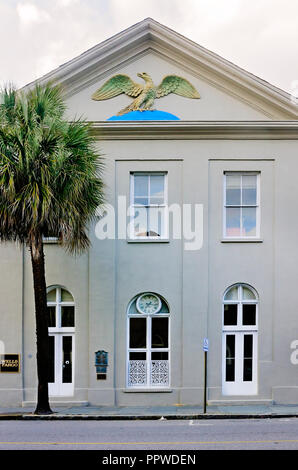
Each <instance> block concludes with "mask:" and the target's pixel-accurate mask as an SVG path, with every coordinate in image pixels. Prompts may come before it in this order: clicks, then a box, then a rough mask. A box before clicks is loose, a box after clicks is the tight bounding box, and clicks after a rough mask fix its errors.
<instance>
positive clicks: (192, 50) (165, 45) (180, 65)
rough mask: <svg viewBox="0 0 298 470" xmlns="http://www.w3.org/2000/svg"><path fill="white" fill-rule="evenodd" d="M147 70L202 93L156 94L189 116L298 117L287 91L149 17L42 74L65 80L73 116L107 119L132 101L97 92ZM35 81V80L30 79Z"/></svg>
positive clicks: (165, 106)
mask: <svg viewBox="0 0 298 470" xmlns="http://www.w3.org/2000/svg"><path fill="white" fill-rule="evenodd" d="M138 72H147V73H148V74H150V76H151V77H152V79H153V81H154V83H155V84H156V85H157V84H159V83H160V81H161V80H162V78H163V77H164V76H165V75H169V74H175V75H179V76H182V77H183V78H186V79H187V80H188V81H190V82H191V83H192V84H193V86H195V88H196V89H197V90H198V92H199V93H200V96H201V99H197V100H191V99H188V98H184V97H181V96H178V95H176V94H170V95H168V96H166V97H164V98H162V99H160V100H156V103H155V107H156V108H157V109H160V110H163V111H166V112H169V113H173V114H175V115H177V116H179V118H180V119H181V120H186V121H209V120H210V121H221V120H222V121H229V120H235V121H236V120H240V121H254V120H256V121H258V120H260V121H261V120H296V119H298V107H297V105H296V104H295V103H294V102H293V101H292V100H291V97H290V95H289V94H288V93H286V92H285V91H282V90H280V89H279V88H276V87H274V86H273V85H270V84H269V83H267V82H265V81H264V80H261V79H260V78H258V77H256V76H254V75H252V74H250V73H248V72H246V71H244V70H243V69H241V68H239V67H237V66H235V65H234V64H232V63H230V62H228V61H226V60H225V59H223V58H221V57H219V56H218V55H216V54H214V53H212V52H210V51H209V50H207V49H205V48H203V47H201V46H199V45H198V44H196V43H194V42H193V41H190V40H189V39H187V38H185V37H183V36H181V35H180V34H178V33H176V32H175V31H173V30H171V29H169V28H167V27H165V26H163V25H161V24H160V23H158V22H156V21H154V20H153V19H151V18H147V19H145V20H143V21H142V22H140V23H137V24H136V25H133V26H131V27H130V28H128V29H126V30H125V31H123V32H121V33H119V34H117V35H115V36H113V37H112V38H110V39H108V40H106V41H104V42H102V43H100V44H98V45H96V46H95V47H93V48H92V49H90V50H88V51H86V52H85V53H83V54H81V55H80V56H78V57H76V58H75V59H73V60H71V61H69V62H67V63H66V64H64V65H62V66H60V67H59V68H58V69H56V70H54V71H52V72H50V73H48V74H47V75H45V76H44V77H42V78H41V79H40V80H39V82H46V81H48V80H54V81H57V82H59V83H61V84H62V86H63V88H64V90H65V97H66V100H67V105H68V112H69V115H70V116H71V117H73V116H74V115H79V116H84V117H86V119H88V120H90V121H104V120H106V119H108V118H109V117H110V116H112V115H114V114H116V113H117V112H118V111H119V110H120V109H121V108H123V107H124V106H127V105H128V104H129V103H130V102H131V98H128V97H127V96H125V95H119V96H117V97H114V98H112V99H109V100H105V101H93V100H92V99H91V96H92V94H93V93H94V91H96V89H98V88H99V87H100V86H101V85H102V84H103V83H105V81H106V80H108V79H109V78H110V77H112V76H113V75H115V74H119V73H121V74H126V75H128V76H130V77H131V78H132V79H133V80H134V81H136V82H139V83H143V82H142V79H140V78H138V77H137V73H138ZM29 86H30V85H29Z"/></svg>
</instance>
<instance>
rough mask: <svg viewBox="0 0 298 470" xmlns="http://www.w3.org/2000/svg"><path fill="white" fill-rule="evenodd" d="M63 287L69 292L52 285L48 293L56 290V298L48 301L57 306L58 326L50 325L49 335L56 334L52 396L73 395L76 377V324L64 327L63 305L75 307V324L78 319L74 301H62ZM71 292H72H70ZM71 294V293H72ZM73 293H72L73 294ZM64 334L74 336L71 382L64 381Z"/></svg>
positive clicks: (49, 303) (50, 392) (49, 305)
mask: <svg viewBox="0 0 298 470" xmlns="http://www.w3.org/2000/svg"><path fill="white" fill-rule="evenodd" d="M62 289H64V290H66V291H67V292H69V291H68V290H67V289H65V288H64V287H61V286H55V287H51V288H50V289H49V290H48V293H49V292H51V291H52V290H55V291H56V300H55V301H48V302H47V307H55V320H56V326H54V327H49V329H48V332H49V336H54V354H55V364H54V370H55V382H53V383H51V382H49V395H50V396H73V394H74V377H75V326H74V327H62V326H61V307H74V325H75V321H76V309H75V302H74V301H66V302H64V301H62V300H61V291H62ZM69 293H70V292H69ZM70 294H71V293H70ZM71 295H72V294H71ZM64 336H71V337H72V381H71V383H64V384H63V383H62V368H61V365H62V341H63V337H64Z"/></svg>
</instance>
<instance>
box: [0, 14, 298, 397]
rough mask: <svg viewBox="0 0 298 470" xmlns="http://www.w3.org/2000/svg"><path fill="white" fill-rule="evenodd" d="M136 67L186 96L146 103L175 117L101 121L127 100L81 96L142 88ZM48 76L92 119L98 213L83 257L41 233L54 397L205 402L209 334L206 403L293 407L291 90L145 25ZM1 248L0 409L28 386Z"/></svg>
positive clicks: (9, 253)
mask: <svg viewBox="0 0 298 470" xmlns="http://www.w3.org/2000/svg"><path fill="white" fill-rule="evenodd" d="M144 71H145V72H147V73H148V74H149V75H150V76H151V77H152V79H153V82H154V83H155V84H158V83H160V82H161V80H162V79H163V77H164V76H167V75H177V76H180V77H184V78H185V79H187V80H188V81H189V82H190V83H191V84H192V85H193V86H194V87H195V89H196V90H197V91H198V92H199V94H200V99H190V98H185V97H182V96H178V95H177V94H173V93H172V94H169V95H167V96H165V97H163V98H162V99H159V100H156V101H155V107H156V108H158V109H159V110H162V111H164V112H167V113H171V114H174V115H176V116H178V118H179V120H164V121H162V120H149V121H145V120H139V121H134V120H112V121H109V120H108V119H109V118H110V117H111V116H115V115H116V114H117V112H118V111H119V110H120V109H121V108H123V107H124V106H127V105H128V104H129V103H130V102H131V98H128V97H127V96H125V95H122V94H120V95H119V96H116V97H114V98H112V99H107V100H104V101H94V100H92V99H91V96H92V94H93V93H94V92H95V91H96V90H97V89H98V88H100V87H101V86H102V85H103V84H104V83H105V82H106V81H107V80H108V79H109V78H110V77H112V76H114V75H116V74H125V75H128V76H129V77H131V78H132V79H133V80H134V81H137V82H139V83H141V82H142V80H141V79H138V78H137V73H140V72H144ZM50 79H54V80H57V81H58V82H60V83H61V84H62V85H63V87H64V89H65V97H66V101H67V106H68V115H69V118H70V119H71V118H73V117H74V116H75V115H80V116H81V115H83V116H85V117H86V119H87V120H88V121H90V122H92V132H93V133H94V135H95V136H96V138H97V140H98V148H99V150H100V152H101V154H103V155H104V157H105V183H106V198H107V203H108V205H109V206H110V213H109V214H112V216H111V217H109V216H108V215H107V214H106V213H103V214H101V216H99V217H98V222H97V223H96V224H95V225H94V226H93V227H91V228H90V238H91V241H92V247H91V248H90V250H89V252H88V253H86V254H84V255H82V256H80V257H71V256H70V255H68V254H66V253H65V252H64V251H63V249H62V248H61V247H60V246H59V242H58V241H57V240H47V241H46V247H45V250H46V280H47V285H48V310H49V334H50V348H51V371H50V378H49V381H50V384H49V391H50V395H51V402H52V403H56V404H58V403H72V404H92V405H109V406H111V405H115V404H117V405H131V404H135V405H140V406H142V405H144V406H148V405H172V404H181V405H187V404H202V401H203V383H204V353H203V340H204V338H208V339H209V352H208V402H209V403H210V404H212V403H213V404H218V403H226V402H229V403H235V404H239V403H246V402H253V403H272V402H275V403H286V404H293V403H295V404H297V403H298V353H297V354H296V349H297V348H298V300H297V296H296V285H297V281H298V247H297V234H298V219H297V217H296V212H297V201H298V185H297V174H296V171H298V160H297V159H298V121H297V120H298V110H297V105H296V104H295V103H294V101H293V100H291V97H290V96H289V95H288V94H287V93H285V92H283V91H281V90H279V89H277V88H275V87H273V86H271V85H270V84H268V83H267V82H264V81H262V80H261V79H259V78H257V77H255V76H253V75H251V74H249V73H247V72H245V71H244V70H242V69H240V68H238V67H236V66H235V65H233V64H231V63H229V62H227V61H225V60H224V59H222V58H220V57H218V56H217V55H215V54H213V53H211V52H210V51H207V50H205V49H204V48H202V47H200V46H198V45H197V44H195V43H193V42H191V41H190V40H188V39H186V38H184V37H182V36H180V35H179V34H178V33H176V32H174V31H172V30H170V29H168V28H166V27H165V26H163V25H160V24H159V23H157V22H155V21H154V20H152V19H146V20H144V21H142V22H141V23H138V24H137V25H134V26H132V27H131V28H129V29H127V30H125V31H124V32H121V33H119V34H118V35H116V36H114V37H113V38H111V39H109V40H107V41H105V42H103V43H101V44H99V45H98V46H95V47H94V48H93V49H90V50H89V51H87V52H86V53H84V54H82V55H81V56H79V57H78V58H76V59H74V60H72V61H70V62H69V63H67V64H65V65H63V66H61V67H59V68H58V69H57V70H55V71H53V72H52V73H50V74H48V75H47V76H46V77H43V78H42V79H41V80H40V81H41V82H45V81H47V80H50ZM148 112H149V113H150V112H151V111H148ZM148 112H147V113H148ZM152 115H153V116H154V114H152ZM144 116H145V114H144ZM109 206H107V210H108V207H109ZM113 211H114V215H115V217H114V216H113ZM103 221H105V223H104V222H103ZM173 221H174V222H173ZM103 231H106V236H104V234H103ZM114 235H115V236H114ZM0 252H1V258H0V273H1V283H0V294H1V295H0V340H1V342H2V343H1V345H2V349H3V351H2V352H3V353H4V352H5V354H6V355H19V356H18V357H19V360H20V370H19V372H14V373H13V372H7V371H3V372H0V406H19V405H21V404H24V405H28V404H33V403H34V401H35V399H36V381H37V378H36V361H35V317H34V297H33V286H32V273H31V264H30V257H29V253H28V249H27V248H26V247H24V248H23V249H19V248H18V247H16V246H14V245H12V244H6V245H2V246H0ZM4 349H5V351H4ZM97 351H105V352H107V353H108V356H107V357H108V359H107V360H108V365H107V368H106V371H104V370H103V369H101V370H100V371H98V370H96V367H95V353H96V352H97ZM4 369H5V368H4Z"/></svg>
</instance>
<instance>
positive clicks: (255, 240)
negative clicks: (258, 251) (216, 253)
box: [220, 238, 264, 243]
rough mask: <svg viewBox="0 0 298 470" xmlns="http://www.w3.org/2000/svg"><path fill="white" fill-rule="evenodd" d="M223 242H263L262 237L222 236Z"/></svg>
mask: <svg viewBox="0 0 298 470" xmlns="http://www.w3.org/2000/svg"><path fill="white" fill-rule="evenodd" d="M220 241H221V243H263V241H264V240H263V239H262V238H222V239H221V240H220Z"/></svg>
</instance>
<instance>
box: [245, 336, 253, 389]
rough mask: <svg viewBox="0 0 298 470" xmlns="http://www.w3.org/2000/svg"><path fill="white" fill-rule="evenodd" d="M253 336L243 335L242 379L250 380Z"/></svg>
mask: <svg viewBox="0 0 298 470" xmlns="http://www.w3.org/2000/svg"><path fill="white" fill-rule="evenodd" d="M252 355H253V336H252V335H244V351H243V356H244V360H243V381H244V382H251V381H252Z"/></svg>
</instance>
